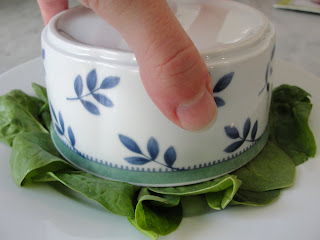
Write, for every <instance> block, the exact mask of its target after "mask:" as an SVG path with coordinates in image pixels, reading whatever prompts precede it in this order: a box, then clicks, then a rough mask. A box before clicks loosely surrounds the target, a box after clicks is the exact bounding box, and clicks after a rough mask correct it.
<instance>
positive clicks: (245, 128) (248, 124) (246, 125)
mask: <svg viewBox="0 0 320 240" xmlns="http://www.w3.org/2000/svg"><path fill="white" fill-rule="evenodd" d="M250 128H251V121H250V118H247V120H246V121H245V123H244V126H243V138H244V139H246V138H247V136H248V134H249V131H250Z"/></svg>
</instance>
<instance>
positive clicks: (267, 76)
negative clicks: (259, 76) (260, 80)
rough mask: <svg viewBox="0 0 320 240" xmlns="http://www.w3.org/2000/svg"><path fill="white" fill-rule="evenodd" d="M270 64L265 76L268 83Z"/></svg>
mask: <svg viewBox="0 0 320 240" xmlns="http://www.w3.org/2000/svg"><path fill="white" fill-rule="evenodd" d="M269 64H270V63H268V65H267V70H266V76H265V81H266V84H267V83H268V79H269Z"/></svg>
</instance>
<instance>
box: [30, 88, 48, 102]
mask: <svg viewBox="0 0 320 240" xmlns="http://www.w3.org/2000/svg"><path fill="white" fill-rule="evenodd" d="M32 88H33V90H34V92H35V93H36V95H37V96H38V98H39V99H40V100H41V101H42V102H44V103H48V96H47V90H46V88H44V87H42V86H40V85H39V84H36V83H32Z"/></svg>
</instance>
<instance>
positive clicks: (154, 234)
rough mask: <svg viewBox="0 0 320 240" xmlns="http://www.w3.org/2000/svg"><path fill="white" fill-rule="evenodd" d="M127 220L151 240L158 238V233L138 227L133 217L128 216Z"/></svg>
mask: <svg viewBox="0 0 320 240" xmlns="http://www.w3.org/2000/svg"><path fill="white" fill-rule="evenodd" d="M128 220H129V222H130V223H131V225H132V226H134V227H135V228H136V229H137V230H138V231H139V232H141V233H142V234H144V235H145V236H147V237H148V238H150V239H152V240H157V239H158V238H159V234H157V233H155V232H152V231H146V230H143V229H142V228H140V227H139V226H138V224H137V223H136V220H135V219H134V218H128Z"/></svg>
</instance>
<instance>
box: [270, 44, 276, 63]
mask: <svg viewBox="0 0 320 240" xmlns="http://www.w3.org/2000/svg"><path fill="white" fill-rule="evenodd" d="M275 51H276V45H274V46H273V49H272V52H271V60H272V59H273V58H274V53H275Z"/></svg>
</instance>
